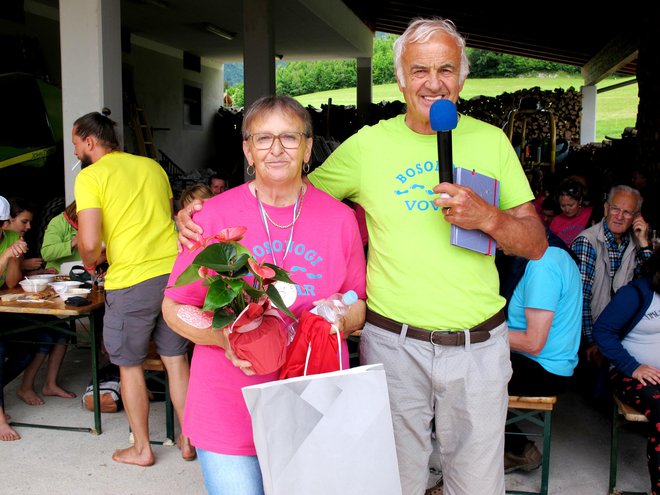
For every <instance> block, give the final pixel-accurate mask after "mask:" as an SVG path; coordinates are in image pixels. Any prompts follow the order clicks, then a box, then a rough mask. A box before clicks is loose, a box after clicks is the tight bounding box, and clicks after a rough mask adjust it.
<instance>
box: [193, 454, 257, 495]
mask: <svg viewBox="0 0 660 495" xmlns="http://www.w3.org/2000/svg"><path fill="white" fill-rule="evenodd" d="M197 458H198V459H199V462H200V464H201V466H202V475H203V476H204V485H205V486H206V491H207V492H208V493H209V495H263V493H264V484H263V481H262V480H261V470H260V469H259V461H258V460H257V456H255V455H250V456H248V455H225V454H217V453H215V452H209V451H208V450H202V449H199V448H198V449H197Z"/></svg>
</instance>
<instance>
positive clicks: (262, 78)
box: [243, 0, 275, 108]
mask: <svg viewBox="0 0 660 495" xmlns="http://www.w3.org/2000/svg"><path fill="white" fill-rule="evenodd" d="M256 12H258V15H255V13H256ZM243 19H244V20H243V29H244V32H245V39H244V40H243V67H244V80H245V107H246V108H247V107H249V106H250V104H251V103H253V102H254V101H255V100H257V99H259V98H260V97H262V96H265V95H274V94H275V28H274V26H273V5H272V2H271V0H245V1H244V2H243Z"/></svg>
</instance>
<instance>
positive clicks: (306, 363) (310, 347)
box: [303, 332, 344, 376]
mask: <svg viewBox="0 0 660 495" xmlns="http://www.w3.org/2000/svg"><path fill="white" fill-rule="evenodd" d="M335 335H337V350H338V351H339V370H340V371H341V370H343V369H344V367H343V366H342V360H341V335H340V334H339V332H337V333H336V334H335ZM311 355H312V343H311V342H309V343H308V344H307V355H306V356H305V370H304V371H303V376H307V365H308V364H309V358H310V356H311Z"/></svg>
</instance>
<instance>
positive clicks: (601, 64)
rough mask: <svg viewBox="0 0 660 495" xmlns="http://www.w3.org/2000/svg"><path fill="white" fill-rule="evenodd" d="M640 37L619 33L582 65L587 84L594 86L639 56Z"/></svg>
mask: <svg viewBox="0 0 660 495" xmlns="http://www.w3.org/2000/svg"><path fill="white" fill-rule="evenodd" d="M638 46H639V39H638V37H637V35H634V34H632V33H626V34H619V35H617V36H616V37H615V38H614V39H613V40H612V41H610V42H609V43H608V44H607V45H605V46H604V47H603V48H602V49H601V50H600V51H599V52H598V53H597V54H596V55H594V57H593V58H592V59H591V60H589V61H588V62H587V63H586V64H584V67H582V77H583V78H584V84H585V86H593V85H594V84H597V83H598V82H600V81H602V80H603V79H605V78H606V77H608V76H609V75H611V74H614V73H615V72H616V71H617V70H619V69H620V68H621V67H623V66H625V65H627V64H629V63H630V62H632V61H633V60H635V59H636V58H637V50H638Z"/></svg>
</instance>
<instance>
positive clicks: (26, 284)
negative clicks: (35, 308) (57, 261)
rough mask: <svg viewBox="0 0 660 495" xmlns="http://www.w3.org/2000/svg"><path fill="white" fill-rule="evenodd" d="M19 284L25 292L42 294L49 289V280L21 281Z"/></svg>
mask: <svg viewBox="0 0 660 495" xmlns="http://www.w3.org/2000/svg"><path fill="white" fill-rule="evenodd" d="M19 284H21V287H22V288H23V290H24V291H25V292H41V291H43V290H46V288H47V287H48V281H47V280H38V279H37V280H34V279H27V280H21V281H20V282H19Z"/></svg>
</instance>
